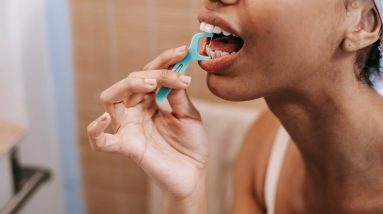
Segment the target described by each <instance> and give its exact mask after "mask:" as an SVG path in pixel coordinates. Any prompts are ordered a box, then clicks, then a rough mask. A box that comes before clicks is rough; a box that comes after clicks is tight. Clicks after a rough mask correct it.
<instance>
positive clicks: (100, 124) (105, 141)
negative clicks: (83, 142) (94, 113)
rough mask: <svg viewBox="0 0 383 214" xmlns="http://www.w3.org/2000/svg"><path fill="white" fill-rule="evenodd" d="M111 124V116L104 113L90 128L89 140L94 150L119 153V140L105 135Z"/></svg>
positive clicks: (88, 130) (110, 135)
mask: <svg viewBox="0 0 383 214" xmlns="http://www.w3.org/2000/svg"><path fill="white" fill-rule="evenodd" d="M110 123H111V118H110V115H109V114H108V113H104V114H103V115H102V116H101V117H99V118H98V119H96V120H95V121H93V122H92V123H91V124H90V125H89V126H88V128H87V132H88V138H89V143H90V146H91V148H92V149H94V150H97V151H103V152H117V151H118V149H119V146H118V138H117V137H116V136H115V135H112V134H108V133H105V130H106V128H108V126H109V125H110Z"/></svg>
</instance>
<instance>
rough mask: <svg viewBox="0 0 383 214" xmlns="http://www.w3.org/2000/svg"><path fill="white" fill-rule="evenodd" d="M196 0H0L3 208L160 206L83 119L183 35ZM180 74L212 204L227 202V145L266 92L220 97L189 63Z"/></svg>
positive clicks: (233, 144)
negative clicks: (99, 145)
mask: <svg viewBox="0 0 383 214" xmlns="http://www.w3.org/2000/svg"><path fill="white" fill-rule="evenodd" d="M200 3H201V2H200V1H199V0H183V1H179V0H71V1H70V0H0V100H1V101H0V103H1V105H0V188H1V189H0V213H9V212H15V213H33V214H34V213H38V214H45V213H49V214H52V213H54V214H56V213H57V214H60V213H70V214H76V213H96V214H98V213H111V214H113V213H138V214H141V213H142V214H144V213H153V214H154V213H160V209H161V194H160V192H159V191H158V189H156V187H155V186H154V185H153V184H151V183H150V181H149V180H148V179H147V178H146V176H145V174H144V173H143V172H142V171H141V169H139V168H138V167H136V166H135V164H134V163H133V162H131V161H130V160H129V159H127V158H125V157H121V156H117V155H111V154H102V153H97V152H94V151H92V150H91V149H90V147H89V145H88V141H87V137H86V131H85V129H86V126H87V125H88V124H89V123H90V122H91V121H93V120H94V119H95V118H96V117H98V116H99V115H101V114H102V113H103V111H102V108H101V106H100V104H99V99H98V97H99V95H100V93H101V92H102V91H103V90H104V89H106V88H107V87H108V86H110V85H111V84H113V83H114V82H117V81H118V80H120V79H122V78H124V77H126V76H127V75H128V74H129V72H132V71H138V70H140V69H142V67H143V66H144V65H145V64H146V63H147V62H149V61H150V60H151V59H153V58H154V57H156V56H157V55H158V54H160V53H161V52H162V51H163V50H165V49H169V48H173V47H178V46H181V45H185V44H187V43H188V42H189V41H190V39H191V36H192V35H193V34H194V33H195V32H197V31H198V29H199V23H198V22H197V18H196V16H197V12H198V9H199V7H200ZM188 74H189V75H191V76H192V85H191V88H190V90H189V93H190V95H191V96H192V97H193V100H194V101H195V103H196V106H197V107H198V108H199V109H200V111H201V112H202V115H203V118H204V122H205V126H206V129H207V130H208V133H209V138H210V143H211V151H212V155H211V158H212V160H211V164H210V166H209V167H210V171H209V184H210V185H209V206H210V207H209V213H213V214H214V213H217V214H218V213H219V214H221V213H228V212H227V211H228V210H229V209H230V206H229V205H230V203H228V202H230V197H231V193H230V191H231V180H230V179H231V170H232V164H233V162H234V159H235V155H236V152H237V151H238V148H239V147H240V143H241V140H242V138H243V135H244V133H245V132H246V129H247V127H248V126H249V125H250V124H251V123H252V121H254V120H255V119H256V117H257V116H258V115H259V114H260V112H262V111H263V110H264V109H265V104H264V103H263V101H252V102H242V103H229V102H225V101H223V100H221V99H219V98H216V97H214V96H213V95H212V94H211V93H210V92H209V90H208V89H207V87H206V84H205V75H206V74H205V72H203V71H201V69H200V68H199V67H198V66H197V65H196V64H194V65H193V66H192V68H191V69H190V70H189V71H188ZM27 187H29V189H28V188H27ZM31 187H33V188H31Z"/></svg>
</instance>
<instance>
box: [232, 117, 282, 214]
mask: <svg viewBox="0 0 383 214" xmlns="http://www.w3.org/2000/svg"><path fill="white" fill-rule="evenodd" d="M279 126H280V123H279V120H278V118H276V117H275V116H274V115H273V114H272V113H271V112H269V111H268V112H265V113H264V114H262V115H261V117H259V118H258V119H257V120H256V121H255V122H254V123H253V125H252V126H251V127H250V129H249V130H248V132H247V134H246V137H245V140H244V142H243V144H242V147H241V150H240V152H239V154H238V156H237V160H236V166H235V175H234V177H235V178H234V194H235V200H234V207H233V209H234V213H255V212H256V211H259V213H263V211H264V210H265V207H264V204H265V203H264V197H263V192H264V191H263V184H264V178H265V174H266V169H267V163H268V160H269V155H270V152H271V148H272V145H273V142H274V139H275V135H276V133H277V130H278V128H279Z"/></svg>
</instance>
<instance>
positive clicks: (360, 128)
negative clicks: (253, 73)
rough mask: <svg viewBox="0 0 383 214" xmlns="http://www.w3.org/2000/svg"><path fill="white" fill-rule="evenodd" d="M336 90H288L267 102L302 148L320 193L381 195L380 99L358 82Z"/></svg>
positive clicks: (382, 142) (382, 135) (382, 104)
mask: <svg viewBox="0 0 383 214" xmlns="http://www.w3.org/2000/svg"><path fill="white" fill-rule="evenodd" d="M335 85H338V86H337V87H336V88H334V87H333V86H332V88H330V87H316V88H315V90H313V85H311V88H310V89H308V88H304V89H302V88H301V89H300V90H297V89H296V88H295V89H291V90H290V89H289V90H284V91H283V93H280V94H275V95H273V96H270V97H267V98H265V100H266V102H267V104H268V106H269V108H270V109H271V111H272V112H273V113H274V114H275V115H276V116H277V117H278V118H279V120H280V121H281V123H282V124H283V126H284V127H285V129H286V130H287V131H288V132H289V134H290V136H291V138H292V139H293V141H294V142H295V143H296V145H297V147H298V148H299V150H300V152H301V154H302V156H303V159H304V161H305V166H306V169H307V172H308V173H307V174H309V175H311V176H312V179H311V180H312V181H313V182H315V184H316V186H317V187H318V189H319V188H323V185H326V187H327V188H329V189H333V190H334V191H339V192H342V193H340V194H343V193H345V192H347V193H346V194H349V193H351V192H353V193H354V194H356V195H357V194H360V191H363V192H366V188H367V187H368V189H369V190H372V191H376V190H377V189H376V188H378V190H379V191H380V192H382V191H381V190H382V189H383V188H382V187H383V182H381V181H380V180H381V179H380V178H382V177H383V169H382V167H381V166H382V164H383V152H382V151H383V102H382V98H381V97H380V95H379V94H377V93H375V92H374V91H373V90H372V89H370V88H369V87H368V86H367V85H364V84H362V83H358V82H357V81H356V80H355V82H352V84H350V82H348V83H347V84H346V83H345V84H342V83H339V84H335ZM342 85H351V86H352V87H348V88H346V87H342ZM302 91H304V92H303V93H302ZM319 184H322V186H321V185H319ZM367 184H368V185H367ZM375 185H376V186H375ZM351 187H353V188H351ZM354 187H357V188H354ZM375 187H376V188H375ZM358 188H359V189H358ZM357 189H358V190H357ZM326 191H327V190H326ZM330 192H331V191H330ZM330 192H328V193H329V194H333V192H332V193H330ZM369 193H371V192H369Z"/></svg>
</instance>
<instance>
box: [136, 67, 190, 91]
mask: <svg viewBox="0 0 383 214" xmlns="http://www.w3.org/2000/svg"><path fill="white" fill-rule="evenodd" d="M129 76H130V77H132V78H144V79H155V80H156V81H157V83H158V84H159V85H161V86H165V87H168V88H172V89H185V88H187V87H188V86H189V85H190V80H191V78H190V77H189V76H185V75H180V74H179V73H177V72H175V71H171V70H149V71H140V72H132V73H131V74H130V75H129Z"/></svg>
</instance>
